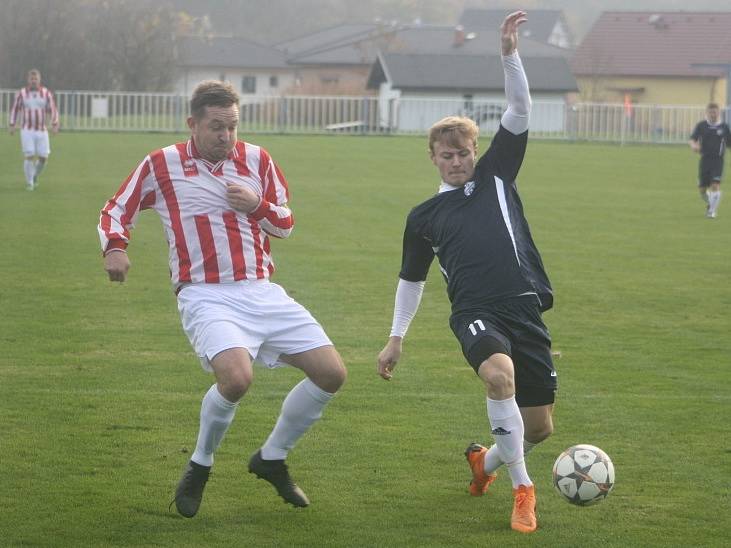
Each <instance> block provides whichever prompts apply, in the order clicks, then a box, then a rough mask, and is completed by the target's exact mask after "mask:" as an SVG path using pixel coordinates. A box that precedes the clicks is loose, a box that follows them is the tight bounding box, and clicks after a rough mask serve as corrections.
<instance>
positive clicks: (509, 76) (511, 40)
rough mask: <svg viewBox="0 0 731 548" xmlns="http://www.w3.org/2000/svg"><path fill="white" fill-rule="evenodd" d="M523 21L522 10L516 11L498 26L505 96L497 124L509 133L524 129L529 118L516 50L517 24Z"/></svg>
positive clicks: (528, 101)
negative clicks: (504, 103) (501, 114)
mask: <svg viewBox="0 0 731 548" xmlns="http://www.w3.org/2000/svg"><path fill="white" fill-rule="evenodd" d="M526 21H527V17H526V12H524V11H516V12H513V13H511V14H510V15H508V16H507V17H506V18H505V21H503V24H502V25H501V26H500V39H501V45H502V61H503V70H504V71H505V96H506V97H507V99H508V109H507V110H506V111H505V113H504V114H503V117H502V119H501V120H500V123H501V124H502V126H503V127H504V128H505V129H507V130H508V131H509V132H510V133H512V134H513V135H520V134H521V133H523V132H525V131H527V130H528V124H529V120H530V109H531V98H530V90H529V89H528V78H527V77H526V75H525V70H524V69H523V63H522V62H521V60H520V55H518V49H517V48H518V27H519V26H520V25H522V24H523V23H525V22H526Z"/></svg>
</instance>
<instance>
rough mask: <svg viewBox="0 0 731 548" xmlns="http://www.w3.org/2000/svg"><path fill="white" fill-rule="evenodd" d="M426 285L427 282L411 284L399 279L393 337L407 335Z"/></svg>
mask: <svg viewBox="0 0 731 548" xmlns="http://www.w3.org/2000/svg"><path fill="white" fill-rule="evenodd" d="M424 284H426V282H409V281H407V280H403V279H401V278H399V281H398V286H397V287H396V304H395V305H394V307H393V323H392V324H391V337H401V338H403V337H404V336H405V335H406V331H408V329H409V325H410V324H411V320H413V319H414V316H415V315H416V311H417V310H418V309H419V303H421V295H422V293H423V292H424Z"/></svg>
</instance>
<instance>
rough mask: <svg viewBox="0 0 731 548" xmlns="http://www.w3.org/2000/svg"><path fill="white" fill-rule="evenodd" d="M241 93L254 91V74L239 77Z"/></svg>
mask: <svg viewBox="0 0 731 548" xmlns="http://www.w3.org/2000/svg"><path fill="white" fill-rule="evenodd" d="M241 92H242V93H256V76H244V77H242V78H241Z"/></svg>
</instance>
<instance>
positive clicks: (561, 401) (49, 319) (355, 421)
mask: <svg viewBox="0 0 731 548" xmlns="http://www.w3.org/2000/svg"><path fill="white" fill-rule="evenodd" d="M173 139H174V138H173V137H171V136H169V135H162V134H151V135H136V134H135V135H114V134H60V135H58V136H57V137H55V138H54V139H53V142H52V146H53V154H52V156H51V159H50V161H49V165H48V168H47V170H46V171H45V173H44V174H43V178H42V181H41V185H40V188H39V189H38V190H37V191H35V192H26V191H25V190H24V183H23V175H22V159H21V155H20V150H19V149H20V147H19V143H18V140H17V136H16V137H15V138H11V137H10V136H8V135H7V134H4V135H0V165H2V166H3V169H2V172H0V311H1V314H0V349H1V351H0V463H1V464H2V470H3V471H4V472H3V473H2V478H3V479H2V486H1V487H0V501H1V502H0V531H1V532H2V533H1V537H0V538H1V540H0V544H2V545H7V546H41V545H54V546H104V545H115V546H133V545H135V546H139V545H145V546H168V545H169V546H172V545H175V546H373V547H381V546H399V547H402V546H476V545H484V546H487V545H490V546H500V547H505V546H525V545H542V546H562V547H563V546H577V547H578V546H596V545H603V546H622V547H635V546H637V547H645V546H658V547H659V546H663V547H665V546H683V547H685V546H722V545H727V544H725V543H726V542H727V541H724V540H723V539H724V538H727V534H728V532H727V531H728V529H729V526H731V435H730V434H731V428H730V427H729V423H730V422H731V388H730V386H731V382H730V381H731V319H730V318H731V317H730V315H729V309H730V307H731V283H730V281H729V278H730V277H731V194H727V196H728V197H727V199H726V202H725V203H723V202H722V203H721V207H720V210H719V211H720V214H719V217H718V218H717V219H715V220H709V219H705V218H704V216H703V206H702V203H701V201H700V200H699V198H698V196H697V191H696V189H695V186H694V178H695V170H696V161H697V159H696V157H694V156H692V155H691V153H690V152H689V151H688V150H687V149H685V148H680V147H666V148H659V147H658V148H652V147H624V148H622V147H615V146H599V145H589V144H566V143H552V142H550V143H549V142H532V143H531V144H530V145H529V149H528V153H527V156H526V161H525V163H524V167H523V170H522V172H521V175H520V179H519V181H520V188H521V194H522V197H523V201H524V204H525V208H526V212H527V216H528V218H529V221H530V222H531V227H532V230H533V234H534V237H535V239H536V242H537V244H538V246H539V248H540V249H541V250H542V253H543V257H544V261H545V263H546V268H547V270H548V272H549V275H550V276H551V278H552V281H553V284H554V288H555V292H556V306H555V309H554V310H552V311H550V312H548V313H547V314H546V315H545V320H546V322H547V324H548V325H549V327H550V328H551V331H552V335H553V338H554V348H555V349H556V350H559V351H561V354H562V357H561V358H560V359H559V360H557V367H558V370H559V382H560V391H559V395H558V400H557V406H556V412H555V423H556V432H555V434H554V436H552V437H551V438H549V439H548V440H547V441H546V442H545V443H544V444H542V445H541V446H539V447H538V448H537V449H536V450H535V451H534V452H533V453H531V454H530V455H529V457H528V467H529V471H530V472H531V474H532V476H533V479H534V481H535V482H536V485H537V493H538V510H539V530H538V531H537V532H536V533H535V534H533V535H531V536H528V537H526V536H522V535H520V534H518V533H514V532H513V531H511V530H510V528H509V524H508V519H509V513H510V508H511V504H512V499H511V496H510V482H509V481H508V478H507V474H505V473H504V472H503V473H502V475H501V477H500V478H499V479H498V481H497V482H496V483H495V484H494V485H493V487H492V488H491V491H490V493H489V495H488V496H486V497H484V498H481V499H475V498H471V497H469V496H468V494H467V483H468V480H469V472H468V468H467V466H466V463H465V461H464V457H463V455H462V451H463V450H464V448H465V446H466V445H467V444H468V443H469V442H470V441H473V440H477V441H482V442H488V441H489V440H488V438H487V436H488V427H487V422H486V417H485V403H484V395H483V389H482V387H481V385H480V383H479V382H478V381H477V379H476V378H475V376H474V373H472V371H471V369H470V368H469V367H468V366H467V365H466V364H465V363H464V360H463V358H462V356H461V354H460V351H459V349H458V346H457V343H456V341H455V340H454V339H453V336H452V334H451V332H450V330H449V328H448V325H447V317H448V308H449V307H448V302H447V299H446V295H445V291H444V283H443V281H442V280H441V277H440V275H439V272H438V269H436V268H433V269H432V272H431V274H430V280H429V282H428V283H427V289H426V292H425V295H424V300H423V302H422V306H421V309H420V311H419V314H418V315H417V318H416V319H415V321H414V323H413V324H412V327H411V329H410V332H409V335H408V337H407V339H406V341H405V352H404V356H403V359H402V362H401V363H400V364H399V366H398V368H397V370H396V374H395V378H394V380H393V381H392V382H390V383H386V382H384V381H382V380H381V379H380V378H379V377H377V375H376V374H375V356H376V355H377V353H378V352H379V350H380V349H381V348H382V345H383V344H384V343H385V340H386V336H387V335H388V330H389V327H390V322H391V314H392V307H393V292H394V289H395V285H396V280H397V273H398V269H399V263H400V252H401V232H402V229H403V222H404V219H405V215H406V214H407V212H408V210H409V209H410V207H412V206H413V205H415V204H416V203H418V202H419V201H421V200H422V199H425V198H426V197H428V196H429V195H430V194H431V193H432V192H433V191H434V189H435V186H436V180H435V176H436V173H435V171H434V168H433V166H431V164H429V163H428V161H427V160H426V157H425V153H424V149H425V142H424V140H423V139H420V138H397V137H391V138H375V137H374V138H347V137H346V138H343V137H306V138H305V137H282V136H262V137H260V138H257V139H255V141H256V142H258V143H260V144H263V145H264V146H266V147H267V148H268V149H269V150H270V151H271V153H272V155H273V156H274V158H276V159H277V160H278V162H279V163H280V164H281V166H282V167H283V169H284V171H285V173H286V174H287V178H288V180H289V182H290V187H291V190H292V204H291V205H292V208H293V210H294V213H295V217H296V220H297V227H296V229H295V231H294V233H293V235H292V237H291V238H290V239H289V240H287V241H276V242H274V243H273V252H274V256H275V260H276V261H277V265H278V269H279V270H278V273H277V275H276V281H278V282H279V283H280V284H282V285H283V286H284V287H285V288H287V289H288V290H289V292H290V293H291V294H292V295H293V296H294V297H295V298H297V299H298V300H299V301H300V302H302V303H303V304H304V305H306V306H307V307H308V308H309V309H310V310H311V311H312V312H313V313H314V314H315V316H316V317H317V318H318V319H319V320H320V321H321V323H322V324H323V325H324V326H325V328H326V330H327V331H328V334H329V335H330V337H331V338H332V339H333V341H334V342H335V343H336V345H337V347H338V348H339V350H340V352H341V354H342V355H343V357H344V359H345V361H346V363H347V365H348V367H349V379H348V383H347V384H346V386H345V387H344V389H343V390H342V392H341V393H340V394H339V395H338V396H337V397H336V398H335V400H333V402H332V403H331V405H330V406H329V408H328V409H327V411H326V415H325V417H324V418H323V420H322V421H321V422H320V423H319V424H317V425H316V426H315V428H314V429H313V430H312V431H311V432H310V433H309V434H308V435H307V436H306V437H305V438H303V439H302V441H301V442H300V444H299V445H298V446H297V447H296V448H295V450H294V451H293V452H292V453H291V455H290V458H289V462H290V466H291V469H292V471H293V474H294V476H295V479H296V480H297V481H298V483H299V484H300V485H301V486H302V487H303V488H304V489H305V490H306V492H307V493H308V495H309V496H310V498H311V499H312V502H313V504H312V505H311V506H310V507H309V508H307V509H304V510H296V509H293V508H290V507H287V506H285V505H284V504H282V503H281V502H280V499H279V498H278V497H276V496H275V494H274V492H273V490H271V489H270V488H269V486H268V485H266V484H264V482H260V481H257V480H255V479H254V478H253V476H251V475H250V474H248V473H246V470H245V462H246V460H247V459H248V456H249V455H250V454H251V453H252V452H253V451H254V450H255V449H256V448H258V447H259V445H260V444H261V443H262V442H263V440H264V439H265V438H266V436H267V435H268V433H269V431H270V429H271V427H272V425H273V423H274V421H275V419H276V416H277V414H278V411H279V406H280V403H281V400H282V399H283V397H284V395H285V394H286V393H287V391H288V390H289V389H290V387H291V386H293V385H294V384H295V382H297V381H298V379H299V378H300V375H299V374H298V372H297V371H295V370H290V369H284V370H278V371H266V370H262V369H257V371H256V377H255V382H254V386H253V388H252V389H251V390H250V392H249V394H247V396H246V398H245V400H244V401H243V403H242V405H241V407H240V409H239V411H238V415H237V418H236V420H235V421H234V423H233V425H232V427H231V429H230V430H229V433H228V435H227V437H226V439H225V440H224V443H223V445H222V446H221V448H220V450H219V451H218V453H217V456H216V466H215V472H214V475H213V476H212V478H211V481H210V482H209V484H208V486H207V488H206V496H205V499H204V503H203V507H202V508H201V512H200V513H199V515H198V516H196V517H195V518H194V519H192V520H186V519H184V518H181V517H179V516H178V515H177V514H176V513H174V511H169V510H168V503H169V502H170V500H171V498H172V493H173V490H174V487H175V484H176V482H177V480H178V478H179V474H180V472H181V470H182V467H183V465H184V463H185V462H186V461H187V460H188V458H189V457H190V453H191V451H192V449H193V446H194V444H195V436H196V433H197V425H198V413H199V407H200V399H201V397H202V395H203V394H204V393H205V391H206V390H207V388H208V387H209V386H210V384H211V382H212V378H211V377H210V376H208V375H206V374H204V373H203V371H202V370H201V369H200V367H199V365H198V362H197V360H196V358H195V357H194V355H193V353H192V351H191V349H190V347H189V344H188V342H187V339H186V338H185V336H184V334H183V332H182V329H181V328H180V324H179V319H178V316H177V310H176V303H175V298H174V296H173V294H172V292H171V290H170V286H169V282H168V271H167V269H168V267H167V261H166V249H165V243H164V237H163V234H162V231H161V228H160V223H159V221H158V220H157V217H156V216H155V215H154V213H151V212H147V213H145V214H143V215H142V216H141V218H140V222H139V225H138V227H137V229H136V230H135V232H134V233H133V242H132V245H131V247H130V258H131V260H132V262H133V266H132V270H131V271H130V277H129V280H128V282H126V283H125V284H123V285H121V286H120V285H113V284H111V283H110V282H108V281H107V279H106V277H105V274H104V272H103V271H102V268H101V259H100V253H99V249H98V238H97V235H96V228H95V227H96V223H97V220H98V211H99V209H100V208H101V206H102V205H103V203H104V201H105V200H106V199H107V198H108V197H109V196H110V195H111V194H112V193H113V192H114V191H115V190H116V188H117V187H118V185H119V184H120V182H121V181H122V180H123V179H124V178H125V177H126V176H127V174H128V172H129V171H130V170H131V169H132V168H133V167H134V166H135V165H136V164H137V162H138V161H139V160H141V158H142V157H143V156H144V155H145V154H146V153H147V152H148V151H150V150H151V149H152V148H155V147H157V146H161V145H164V144H168V143H169V142H172V141H173ZM486 144H487V143H484V145H486ZM576 443H591V444H594V445H598V446H599V447H601V448H603V449H604V450H605V451H606V452H607V453H608V454H609V455H610V456H611V457H612V459H613V461H614V463H615V466H616V470H617V483H616V486H615V489H614V491H613V492H612V494H611V495H610V496H609V498H608V499H607V500H606V501H605V502H603V503H602V504H600V505H598V506H596V507H591V508H577V507H573V506H570V505H569V504H567V503H565V502H563V501H562V500H561V499H560V497H559V496H558V494H557V493H555V492H554V491H553V487H552V485H551V466H552V464H553V461H554V459H555V458H556V456H557V455H558V454H559V453H560V451H561V450H562V449H564V448H565V447H567V446H569V445H573V444H576Z"/></svg>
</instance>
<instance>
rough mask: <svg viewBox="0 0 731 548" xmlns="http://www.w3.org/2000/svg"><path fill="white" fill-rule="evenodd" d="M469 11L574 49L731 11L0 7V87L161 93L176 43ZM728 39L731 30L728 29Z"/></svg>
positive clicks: (342, 4)
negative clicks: (608, 23)
mask: <svg viewBox="0 0 731 548" xmlns="http://www.w3.org/2000/svg"><path fill="white" fill-rule="evenodd" d="M465 7H483V8H516V9H517V8H525V9H527V10H528V11H530V10H531V9H557V10H563V12H564V14H565V17H566V19H567V21H568V23H569V25H570V27H571V31H572V32H573V34H574V36H575V37H576V39H577V40H580V39H581V38H582V37H583V35H584V34H585V33H586V32H587V31H588V30H589V28H590V27H591V25H592V23H593V22H594V21H595V20H596V19H597V18H598V17H599V14H600V13H601V12H602V11H606V10H634V11H645V10H661V11H672V10H682V9H686V10H688V9H692V10H693V11H702V10H707V11H721V10H731V3H730V2H729V1H728V0H695V2H693V3H692V5H691V4H689V3H688V1H687V0H603V1H598V0H522V1H520V2H511V1H507V2H491V1H487V0H209V1H201V0H161V1H158V2H150V1H149V0H62V1H59V0H0V14H2V16H0V87H2V88H16V87H20V86H21V85H23V83H24V82H25V76H26V72H27V70H28V68H30V67H36V68H39V69H40V70H41V72H42V73H43V75H44V80H45V81H46V82H49V84H50V82H52V84H51V85H52V87H53V88H54V89H87V90H136V91H145V90H146V91H163V90H168V89H170V86H171V82H172V78H173V74H174V72H175V42H174V36H176V35H180V34H220V35H236V36H241V37H245V38H248V39H250V40H252V41H255V42H260V43H262V44H266V45H272V44H276V43H278V42H281V41H284V40H287V39H289V38H294V37H297V36H301V35H304V34H308V33H310V32H313V31H317V30H319V29H322V28H326V27H328V26H332V25H338V24H340V23H365V22H373V21H376V20H381V21H387V22H391V21H397V22H400V23H413V22H415V21H421V22H422V23H425V24H440V25H453V24H455V23H456V22H457V21H458V20H459V17H460V15H461V13H462V11H463V9H464V8H465ZM729 31H730V32H731V29H729Z"/></svg>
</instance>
